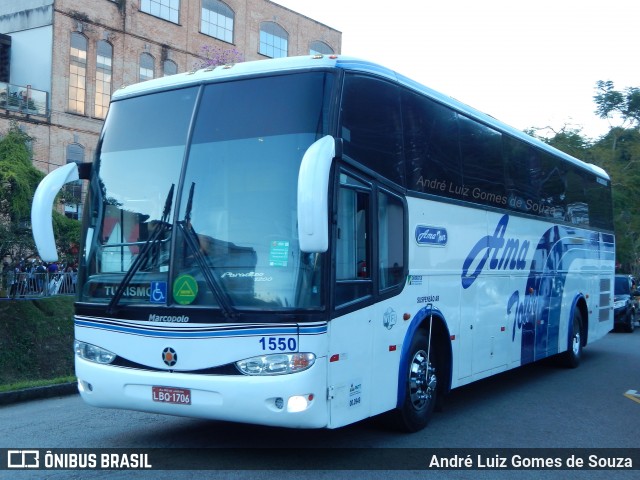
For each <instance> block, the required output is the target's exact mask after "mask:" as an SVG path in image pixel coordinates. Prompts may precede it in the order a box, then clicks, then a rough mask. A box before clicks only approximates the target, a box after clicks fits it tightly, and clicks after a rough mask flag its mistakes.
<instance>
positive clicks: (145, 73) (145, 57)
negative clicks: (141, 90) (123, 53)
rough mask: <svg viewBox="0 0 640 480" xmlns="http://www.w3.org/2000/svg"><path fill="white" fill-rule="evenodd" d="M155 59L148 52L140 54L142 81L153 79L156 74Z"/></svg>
mask: <svg viewBox="0 0 640 480" xmlns="http://www.w3.org/2000/svg"><path fill="white" fill-rule="evenodd" d="M154 71H155V61H154V60H153V57H152V56H151V55H149V54H148V53H141V54H140V81H141V82H144V81H145V80H151V79H152V78H153V76H154Z"/></svg>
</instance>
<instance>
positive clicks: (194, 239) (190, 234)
mask: <svg viewBox="0 0 640 480" xmlns="http://www.w3.org/2000/svg"><path fill="white" fill-rule="evenodd" d="M195 186H196V184H195V182H191V188H190V189H189V198H188V200H187V209H186V212H185V215H184V220H182V221H180V222H178V223H177V224H178V226H179V227H180V230H182V232H183V234H184V239H185V242H186V244H187V246H188V247H189V250H191V253H192V254H193V257H194V258H195V260H196V262H197V263H198V266H199V267H200V270H201V271H202V274H203V276H204V279H205V282H206V283H207V286H208V287H209V289H210V290H211V292H212V293H213V295H214V296H215V297H216V300H218V305H220V309H221V310H222V313H223V314H224V316H225V317H226V318H233V317H235V316H236V311H235V308H234V307H233V305H232V303H231V299H230V298H229V296H228V294H227V292H226V291H225V289H224V287H223V286H222V285H221V284H220V281H219V280H218V278H217V277H216V275H215V274H214V273H213V272H212V269H211V268H209V265H207V260H206V258H205V256H204V254H203V253H202V251H201V250H200V240H199V239H198V234H197V233H196V231H195V230H194V229H193V225H191V206H192V205H193V190H194V189H195Z"/></svg>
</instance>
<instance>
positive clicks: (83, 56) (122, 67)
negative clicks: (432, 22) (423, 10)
mask: <svg viewBox="0 0 640 480" xmlns="http://www.w3.org/2000/svg"><path fill="white" fill-rule="evenodd" d="M341 42H342V34H341V32H339V31H337V30H335V29H332V28H331V27H328V26H326V25H323V24H321V23H319V22H317V21H315V20H313V19H311V18H308V17H305V16H303V15H300V14H298V13H296V12H294V11H291V10H289V9H287V8H284V7H282V6H280V5H278V4H275V3H273V2H270V1H268V0H224V1H222V0H2V2H1V3H0V76H1V78H0V133H1V132H5V131H6V130H7V129H8V128H9V125H10V123H11V122H12V121H15V122H17V123H18V125H20V127H21V128H22V129H23V130H24V131H25V132H26V133H27V134H28V135H29V136H31V137H32V138H33V140H34V142H33V144H32V148H33V161H34V165H35V166H36V167H37V168H39V169H40V170H42V171H43V172H45V173H47V172H49V171H51V170H53V169H55V168H56V167H58V166H60V165H64V164H65V163H68V162H71V161H74V162H82V161H91V160H92V159H93V155H94V152H95V148H96V145H97V142H98V136H99V133H100V129H101V127H102V123H103V120H104V117H105V115H106V112H107V109H108V105H109V100H110V98H111V93H112V92H113V91H114V90H115V89H117V88H119V87H120V86H122V85H128V84H131V83H136V82H139V81H143V80H147V79H149V78H154V77H159V76H163V75H171V74H174V73H178V72H184V71H188V70H191V69H193V68H195V66H196V65H198V64H199V63H200V62H202V60H203V59H204V57H203V55H205V53H204V51H203V46H205V45H206V46H208V47H210V48H217V49H218V50H219V51H222V52H236V51H237V52H238V53H240V54H241V55H242V57H243V58H244V60H258V59H264V58H272V57H282V56H294V55H305V54H309V53H316V52H319V53H340V48H341ZM76 188H78V187H76ZM77 197H78V201H77V202H76V205H71V204H68V205H66V207H65V211H66V213H67V215H68V216H70V217H78V216H80V215H81V212H79V209H80V208H81V207H80V199H79V197H80V192H79V189H78V193H77Z"/></svg>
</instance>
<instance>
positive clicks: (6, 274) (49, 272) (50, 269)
mask: <svg viewBox="0 0 640 480" xmlns="http://www.w3.org/2000/svg"><path fill="white" fill-rule="evenodd" d="M2 276H3V283H4V285H5V286H6V289H5V290H6V296H7V297H9V298H16V297H26V296H43V295H59V294H72V293H75V291H76V279H77V268H76V266H75V265H74V264H72V263H69V264H64V263H58V262H51V263H47V262H42V261H39V260H35V259H34V260H31V261H28V260H24V259H22V260H20V261H19V262H18V263H16V264H15V265H9V264H8V263H6V262H5V264H4V265H3V272H2Z"/></svg>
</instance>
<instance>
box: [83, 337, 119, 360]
mask: <svg viewBox="0 0 640 480" xmlns="http://www.w3.org/2000/svg"><path fill="white" fill-rule="evenodd" d="M73 348H74V350H75V351H76V355H78V356H79V357H80V358H84V359H85V360H89V361H90V362H96V363H102V364H105V365H106V364H109V363H111V362H113V361H114V360H115V358H116V354H115V353H113V352H110V351H109V350H105V349H104V348H100V347H96V346H95V345H91V344H90V343H84V342H79V341H78V340H76V341H75V342H73Z"/></svg>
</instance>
